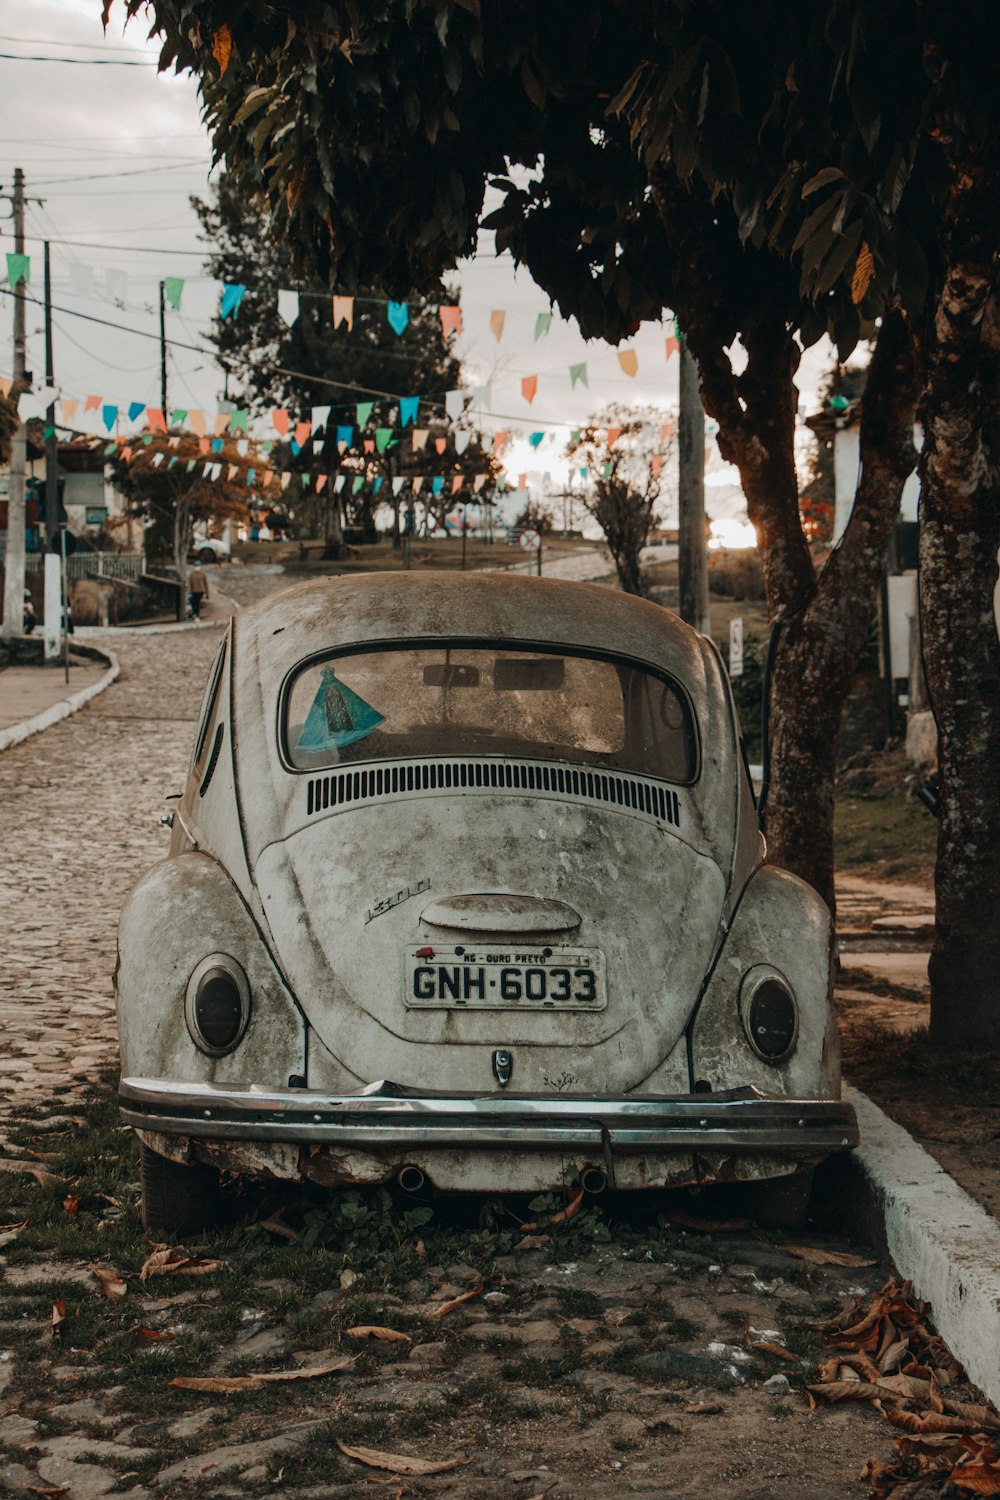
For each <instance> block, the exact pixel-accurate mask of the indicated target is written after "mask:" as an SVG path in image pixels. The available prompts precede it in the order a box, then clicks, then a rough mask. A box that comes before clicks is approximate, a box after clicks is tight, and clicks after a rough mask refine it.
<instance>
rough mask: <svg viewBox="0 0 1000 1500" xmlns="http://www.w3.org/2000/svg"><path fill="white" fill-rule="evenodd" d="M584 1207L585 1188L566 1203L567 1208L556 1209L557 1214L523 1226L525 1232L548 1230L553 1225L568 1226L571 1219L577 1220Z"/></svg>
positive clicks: (580, 1189) (547, 1215) (579, 1190)
mask: <svg viewBox="0 0 1000 1500" xmlns="http://www.w3.org/2000/svg"><path fill="white" fill-rule="evenodd" d="M582 1207H583V1188H577V1190H576V1192H575V1193H573V1194H572V1195H571V1196H570V1197H569V1199H568V1200H567V1202H566V1206H565V1208H559V1209H556V1211H555V1213H551V1214H546V1215H545V1218H544V1219H538V1220H537V1221H535V1222H533V1223H531V1224H522V1225H521V1228H522V1229H524V1230H531V1229H548V1228H549V1226H550V1225H552V1224H566V1223H568V1222H569V1220H570V1219H575V1218H576V1216H577V1214H578V1213H579V1212H580V1210H581V1208H582Z"/></svg>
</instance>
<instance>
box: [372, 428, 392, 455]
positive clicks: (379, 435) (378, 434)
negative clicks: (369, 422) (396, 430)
mask: <svg viewBox="0 0 1000 1500" xmlns="http://www.w3.org/2000/svg"><path fill="white" fill-rule="evenodd" d="M391 442H392V428H391V427H376V429H375V446H376V448H377V449H378V451H379V452H380V453H384V452H385V450H386V449H387V448H388V446H389V444H390V443H391Z"/></svg>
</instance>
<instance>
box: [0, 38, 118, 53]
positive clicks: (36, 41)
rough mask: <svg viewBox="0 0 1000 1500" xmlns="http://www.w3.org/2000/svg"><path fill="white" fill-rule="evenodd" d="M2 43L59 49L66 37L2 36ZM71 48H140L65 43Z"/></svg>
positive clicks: (104, 50)
mask: <svg viewBox="0 0 1000 1500" xmlns="http://www.w3.org/2000/svg"><path fill="white" fill-rule="evenodd" d="M0 42H16V43H17V45H18V46H19V47H59V46H61V45H63V43H64V42H65V38H64V37H51V36H0ZM65 44H66V45H67V46H69V47H79V49H80V51H81V52H133V53H134V52H138V51H139V50H140V49H139V48H138V47H124V46H122V45H121V44H120V43H118V42H65Z"/></svg>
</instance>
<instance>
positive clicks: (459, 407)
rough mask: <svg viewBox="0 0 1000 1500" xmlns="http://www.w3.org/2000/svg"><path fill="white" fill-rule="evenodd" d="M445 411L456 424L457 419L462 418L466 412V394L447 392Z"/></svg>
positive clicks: (462, 392)
mask: <svg viewBox="0 0 1000 1500" xmlns="http://www.w3.org/2000/svg"><path fill="white" fill-rule="evenodd" d="M444 409H445V411H446V412H447V413H448V415H449V417H450V418H451V420H452V421H453V422H454V420H455V418H456V417H460V416H461V415H462V413H463V411H464V410H465V392H464V391H445V395H444Z"/></svg>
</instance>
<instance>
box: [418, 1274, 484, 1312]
mask: <svg viewBox="0 0 1000 1500" xmlns="http://www.w3.org/2000/svg"><path fill="white" fill-rule="evenodd" d="M482 1289H483V1282H481V1281H480V1282H479V1283H478V1285H476V1286H474V1287H473V1288H472V1290H471V1291H468V1292H462V1294H461V1296H459V1297H451V1298H450V1299H449V1300H448V1301H447V1302H439V1303H438V1305H437V1307H433V1308H431V1310H430V1312H429V1313H428V1314H427V1316H428V1318H431V1319H435V1318H446V1317H447V1316H448V1314H449V1313H452V1312H454V1311H455V1308H456V1307H461V1305H462V1303H463V1302H471V1301H472V1299H473V1297H478V1296H479V1294H480V1292H481V1291H482Z"/></svg>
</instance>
